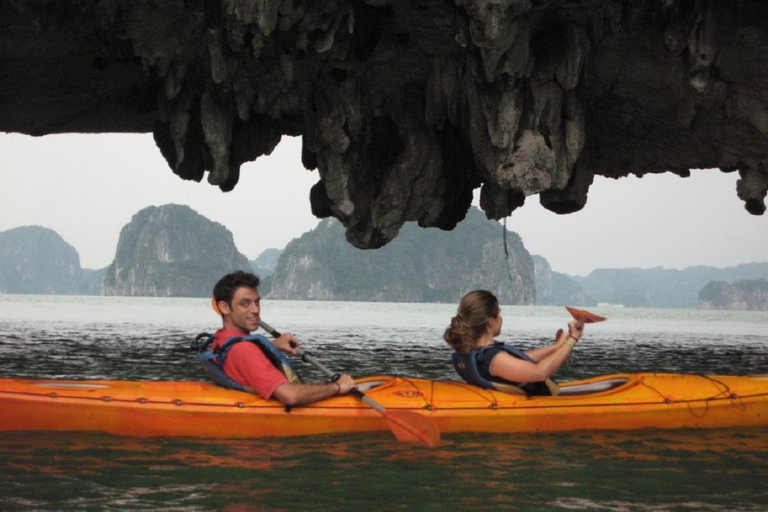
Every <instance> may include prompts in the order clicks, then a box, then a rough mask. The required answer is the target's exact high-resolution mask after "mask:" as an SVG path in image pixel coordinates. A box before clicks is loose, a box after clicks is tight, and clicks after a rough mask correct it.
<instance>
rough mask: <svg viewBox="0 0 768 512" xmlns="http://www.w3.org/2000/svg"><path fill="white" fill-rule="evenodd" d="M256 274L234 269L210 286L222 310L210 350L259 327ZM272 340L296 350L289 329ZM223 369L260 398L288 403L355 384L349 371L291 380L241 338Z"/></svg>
mask: <svg viewBox="0 0 768 512" xmlns="http://www.w3.org/2000/svg"><path fill="white" fill-rule="evenodd" d="M258 287H259V278H258V277H257V276H255V275H253V274H250V273H247V272H242V271H237V272H233V273H231V274H227V275H225V276H224V277H222V278H221V279H220V280H219V282H218V283H216V286H215V287H214V289H213V298H214V301H215V303H216V306H217V308H218V310H219V313H220V314H221V319H222V328H221V329H219V330H218V331H216V333H215V334H214V340H213V343H212V344H211V350H215V349H216V348H219V347H221V346H223V345H224V343H226V341H227V340H228V339H230V338H232V337H237V336H248V335H249V334H250V333H251V331H255V330H256V329H258V328H259V321H260V320H261V317H260V313H261V305H260V300H261V299H260V297H259V291H258ZM272 344H273V345H274V346H275V347H277V348H278V349H279V350H280V351H282V352H285V353H288V354H293V355H295V354H296V348H295V347H297V346H298V345H299V340H297V339H296V338H295V337H294V336H293V335H292V334H291V333H285V334H282V335H281V336H280V337H279V338H277V339H275V340H273V342H272ZM223 369H224V372H225V373H226V374H227V375H228V376H229V377H230V378H232V379H234V380H235V381H237V382H238V383H240V384H241V385H242V386H247V387H250V388H252V389H253V390H254V391H255V392H256V393H258V394H259V395H261V397H262V398H265V399H270V398H273V397H274V398H276V399H277V400H280V401H281V402H282V403H284V404H286V405H290V406H298V405H306V404H309V403H312V402H316V401H318V400H323V399H325V398H330V397H332V396H335V395H344V394H347V393H349V391H350V390H351V389H352V388H353V387H355V381H354V380H353V379H352V377H350V376H349V375H342V376H341V377H340V378H339V379H338V380H337V381H336V382H327V383H318V384H304V383H301V382H290V381H289V378H288V377H287V376H286V374H285V373H284V371H283V370H282V369H279V368H278V367H277V366H276V365H275V363H273V362H272V361H271V360H270V358H269V357H267V355H266V354H265V351H263V350H262V349H261V348H259V346H258V345H256V344H255V343H251V342H247V341H242V342H239V343H236V344H234V345H233V346H232V348H230V350H229V352H228V353H227V356H226V359H225V361H224V367H223Z"/></svg>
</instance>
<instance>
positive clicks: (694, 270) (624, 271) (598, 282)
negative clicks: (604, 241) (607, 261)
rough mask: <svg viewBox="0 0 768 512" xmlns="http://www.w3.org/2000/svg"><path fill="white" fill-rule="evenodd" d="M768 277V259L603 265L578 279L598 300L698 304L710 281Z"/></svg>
mask: <svg viewBox="0 0 768 512" xmlns="http://www.w3.org/2000/svg"><path fill="white" fill-rule="evenodd" d="M766 278H768V263H745V264H742V265H736V266H734V267H726V268H715V267H705V266H695V267H687V268H685V269H683V270H673V269H666V268H661V267H656V268H648V269H642V268H599V269H596V270H594V271H592V272H591V273H590V274H589V275H588V276H587V277H585V278H577V282H578V283H579V285H580V286H581V287H582V288H583V289H584V291H585V292H586V293H587V294H588V296H589V297H591V298H592V299H593V300H594V301H595V302H608V303H612V304H623V305H625V306H628V307H650V308H696V307H697V304H699V303H700V301H701V296H700V291H701V290H702V288H703V287H704V286H705V285H706V284H707V283H709V282H710V281H722V282H724V283H733V282H735V281H739V280H754V279H766Z"/></svg>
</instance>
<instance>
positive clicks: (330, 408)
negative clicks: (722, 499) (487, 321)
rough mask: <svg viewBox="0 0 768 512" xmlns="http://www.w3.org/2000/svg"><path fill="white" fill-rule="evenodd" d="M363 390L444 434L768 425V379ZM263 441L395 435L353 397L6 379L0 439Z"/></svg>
mask: <svg viewBox="0 0 768 512" xmlns="http://www.w3.org/2000/svg"><path fill="white" fill-rule="evenodd" d="M358 383H359V384H360V388H361V389H362V390H363V391H365V393H366V394H367V395H368V396H370V397H371V398H372V399H373V400H375V401H376V402H378V403H380V404H381V405H383V406H384V407H385V408H387V409H388V410H408V411H413V412H416V413H418V414H423V415H424V416H426V417H428V418H429V419H430V420H431V421H432V422H434V424H435V425H436V426H437V427H438V429H439V430H440V431H441V433H443V434H452V433H459V432H496V433H515V432H562V431H569V430H631V429H644V428H657V429H669V428H725V427H750V426H767V425H768V374H765V375H756V376H751V377H740V376H722V375H709V376H700V375H685V374H616V375H607V376H602V377H595V378H591V379H586V380H582V381H574V382H569V383H564V384H561V387H562V389H563V393H562V394H561V395H559V396H556V397H525V396H517V395H508V394H504V393H500V392H496V391H489V390H484V389H480V388H477V387H475V386H471V385H468V384H464V383H461V382H453V381H432V380H424V379H410V378H402V377H387V376H375V377H366V378H361V379H358ZM30 430H59V431H102V432H108V433H112V434H118V435H126V436H187V437H229V438H256V437H269V436H304V435H315V434H332V433H354V432H375V431H387V430H388V427H387V423H386V420H385V418H384V417H383V416H382V415H381V414H379V413H377V412H376V411H374V410H373V409H371V408H370V407H369V406H368V405H366V404H364V403H362V402H361V401H360V400H358V399H357V398H354V397H352V396H343V397H334V398H330V399H327V400H323V401H321V402H317V403H315V404H312V405H310V406H306V407H295V408H293V409H291V410H286V408H285V407H284V406H283V405H281V404H280V403H279V402H276V401H270V400H262V399H261V398H259V397H257V396H255V395H252V394H248V393H244V392H240V391H232V390H227V389H223V388H220V387H218V386H216V385H214V384H208V383H204V382H154V381H152V382H150V381H147V382H137V381H97V380H49V379H44V380H27V379H0V431H30Z"/></svg>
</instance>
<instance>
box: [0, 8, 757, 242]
mask: <svg viewBox="0 0 768 512" xmlns="http://www.w3.org/2000/svg"><path fill="white" fill-rule="evenodd" d="M0 70H2V71H0V76H1V77H2V81H1V82H0V131H10V132H22V133H29V134H33V135H44V134H48V133H59V132H115V131H125V132H127V131H139V132H148V131H152V132H153V133H154V136H155V140H156V141H157V144H158V147H159V148H160V150H161V152H162V154H163V155H164V156H165V158H166V159H167V161H168V164H169V166H170V167H171V169H172V170H173V172H175V173H176V174H178V175H179V176H180V177H182V178H184V179H191V180H197V181H200V180H201V179H203V177H204V176H205V174H206V172H207V173H208V178H207V179H208V181H209V182H210V183H211V184H213V185H217V186H219V187H221V188H222V189H223V190H230V189H232V188H233V187H234V186H235V185H236V184H237V181H238V178H239V172H240V165H241V164H242V163H243V162H246V161H250V160H253V159H255V158H257V157H258V156H260V155H263V154H268V153H269V152H271V151H272V149H274V147H275V145H276V144H277V143H278V141H279V140H280V138H281V136H282V135H284V134H289V135H301V136H302V137H303V155H302V160H303V163H304V165H305V166H306V167H307V168H310V169H314V168H317V170H318V172H319V178H320V180H319V182H318V183H317V185H316V186H315V187H314V189H313V190H312V194H311V202H312V208H313V211H314V213H315V214H316V215H318V216H320V217H328V216H333V217H336V218H337V219H339V220H340V221H341V222H342V223H343V225H344V226H345V227H346V235H347V238H348V239H349V241H350V242H352V243H353V244H355V245H356V246H358V247H365V248H373V247H379V246H382V245H384V244H386V243H387V242H389V241H390V240H392V239H393V238H394V237H395V236H396V235H397V233H398V231H399V229H400V227H401V226H402V225H403V223H404V222H406V221H417V222H418V223H419V225H420V226H423V227H426V226H436V227H440V228H443V229H452V228H453V227H454V226H455V225H456V223H457V222H459V221H460V220H462V219H463V218H464V216H465V214H466V212H467V210H468V208H469V205H470V202H471V199H472V191H473V189H475V188H477V187H482V189H481V206H482V208H483V210H484V211H485V212H486V214H487V215H488V216H489V217H491V218H494V219H499V218H502V217H505V216H507V215H509V214H510V213H511V212H512V211H513V210H514V209H515V208H516V207H518V206H520V205H521V204H523V202H524V201H525V199H526V197H528V196H531V195H536V194H538V195H539V196H540V200H541V202H542V204H543V205H544V206H545V207H546V208H548V209H550V210H552V211H555V212H557V213H569V212H573V211H576V210H579V209H581V208H582V207H584V205H585V203H586V201H587V192H588V189H589V186H590V184H591V183H592V180H593V177H594V176H595V175H602V176H608V177H613V178H618V177H621V176H627V175H629V174H635V175H643V174H646V173H658V172H673V173H676V174H679V175H681V176H687V175H688V174H689V169H696V168H711V167H716V168H720V169H722V170H723V171H725V172H731V171H738V172H739V174H740V176H741V179H740V180H739V182H738V186H737V191H736V192H737V195H738V197H739V198H741V199H742V200H743V201H744V203H745V207H746V209H747V210H748V211H749V212H750V213H752V214H762V213H763V212H764V211H765V202H764V199H765V196H766V190H768V157H767V156H766V155H768V3H766V2H764V1H762V0H751V1H750V0H742V1H738V2H723V1H716V0H664V1H650V0H637V1H625V2H618V1H616V0H581V1H572V2H562V1H560V0H494V1H489V0H454V1H446V0H273V1H263V0H184V1H182V0H164V1H161V2H156V1H153V0H101V1H97V0H69V1H60V0H30V1H28V2H15V1H10V0H3V1H0Z"/></svg>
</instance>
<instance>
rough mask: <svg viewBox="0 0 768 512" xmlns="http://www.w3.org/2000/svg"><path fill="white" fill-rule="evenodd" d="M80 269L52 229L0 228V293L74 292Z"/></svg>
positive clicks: (75, 257) (77, 260)
mask: <svg viewBox="0 0 768 512" xmlns="http://www.w3.org/2000/svg"><path fill="white" fill-rule="evenodd" d="M82 280H83V269H82V268H80V256H79V255H78V254H77V251H76V250H75V248H74V247H72V246H71V245H69V244H68V243H67V242H65V241H64V239H63V238H61V236H60V235H59V234H58V233H56V232H55V231H53V230H51V229H47V228H43V227H40V226H23V227H19V228H14V229H9V230H8V231H3V232H0V293H31V294H38V293H42V294H78V293H81V291H82V290H81V283H82Z"/></svg>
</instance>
